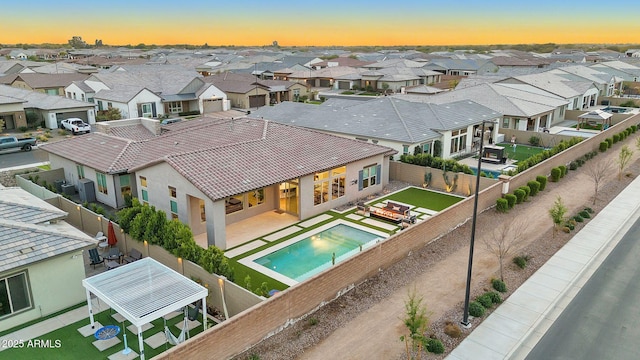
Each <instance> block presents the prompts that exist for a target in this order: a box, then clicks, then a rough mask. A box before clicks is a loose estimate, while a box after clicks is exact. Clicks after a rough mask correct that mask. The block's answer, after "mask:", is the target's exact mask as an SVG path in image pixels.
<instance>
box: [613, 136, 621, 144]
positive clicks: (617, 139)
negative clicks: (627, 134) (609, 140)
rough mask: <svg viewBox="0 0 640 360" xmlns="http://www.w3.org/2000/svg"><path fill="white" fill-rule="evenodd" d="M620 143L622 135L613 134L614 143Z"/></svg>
mask: <svg viewBox="0 0 640 360" xmlns="http://www.w3.org/2000/svg"><path fill="white" fill-rule="evenodd" d="M618 141H620V135H618V134H613V143H614V144H615V143H617V142H618Z"/></svg>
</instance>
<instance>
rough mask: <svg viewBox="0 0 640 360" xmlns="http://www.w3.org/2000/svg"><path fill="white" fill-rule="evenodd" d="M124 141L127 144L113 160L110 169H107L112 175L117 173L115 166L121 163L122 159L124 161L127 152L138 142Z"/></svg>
mask: <svg viewBox="0 0 640 360" xmlns="http://www.w3.org/2000/svg"><path fill="white" fill-rule="evenodd" d="M124 140H125V141H126V142H127V143H126V144H125V146H124V147H123V148H122V150H120V153H119V154H118V155H117V156H116V157H115V158H114V159H113V161H112V162H111V164H110V165H109V167H107V169H108V170H109V172H110V173H113V172H115V171H116V169H115V164H117V163H118V162H119V161H120V159H122V158H123V157H124V154H125V152H127V151H128V150H129V148H130V147H131V145H132V144H134V143H137V141H134V140H131V139H124Z"/></svg>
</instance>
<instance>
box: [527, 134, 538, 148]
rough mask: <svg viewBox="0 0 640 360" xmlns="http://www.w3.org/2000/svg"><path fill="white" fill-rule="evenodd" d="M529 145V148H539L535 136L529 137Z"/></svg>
mask: <svg viewBox="0 0 640 360" xmlns="http://www.w3.org/2000/svg"><path fill="white" fill-rule="evenodd" d="M529 144H531V146H540V138H539V137H537V136H532V137H530V138H529Z"/></svg>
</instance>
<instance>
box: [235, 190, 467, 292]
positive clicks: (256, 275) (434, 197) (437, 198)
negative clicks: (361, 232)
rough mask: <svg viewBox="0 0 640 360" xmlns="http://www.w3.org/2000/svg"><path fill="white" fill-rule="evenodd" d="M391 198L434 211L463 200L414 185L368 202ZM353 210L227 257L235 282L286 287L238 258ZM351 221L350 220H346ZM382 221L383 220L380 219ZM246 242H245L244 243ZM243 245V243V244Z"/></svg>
mask: <svg viewBox="0 0 640 360" xmlns="http://www.w3.org/2000/svg"><path fill="white" fill-rule="evenodd" d="M387 199H388V200H391V201H397V202H401V203H405V204H411V205H414V206H416V207H422V208H426V209H431V210H435V211H440V210H443V209H446V208H447V207H449V206H451V205H453V204H455V203H457V202H459V201H461V200H463V198H461V197H459V196H454V195H447V194H443V193H439V192H435V191H430V190H425V189H420V188H416V187H409V188H407V189H404V190H402V191H399V192H397V193H394V194H391V195H389V196H386V197H383V198H378V199H375V200H373V201H371V202H369V203H374V202H380V201H383V200H387ZM354 212H355V209H353V210H350V211H347V212H345V213H337V212H334V211H328V212H326V213H325V214H329V215H331V216H332V217H331V218H330V219H327V220H325V221H322V222H320V223H318V224H315V225H313V226H309V227H306V228H304V229H301V230H300V231H298V232H295V233H293V234H290V235H288V236H285V237H283V238H281V239H278V240H276V241H273V242H270V243H268V244H265V245H263V246H261V247H259V248H256V249H253V250H251V251H248V252H246V253H244V254H241V255H238V256H236V257H235V258H232V259H229V264H230V265H231V266H232V267H233V268H234V271H235V274H234V276H235V283H236V284H239V285H240V286H243V287H244V286H245V283H244V279H245V277H246V276H247V275H249V276H250V277H251V288H252V289H256V288H258V287H260V285H261V284H262V283H263V282H266V283H267V288H268V289H269V290H271V289H278V290H284V289H286V288H287V287H288V286H287V285H285V284H283V283H281V282H279V281H276V280H274V279H272V278H270V277H268V276H266V275H264V274H262V273H261V272H258V271H255V270H253V269H251V268H248V267H246V266H244V265H242V264H240V263H239V262H238V260H240V259H242V258H244V257H247V256H249V255H252V254H255V253H257V252H259V251H262V250H264V249H267V248H269V247H271V246H273V245H275V244H279V243H281V242H283V241H287V240H289V239H291V238H293V237H295V236H298V235H300V234H302V233H305V232H308V231H311V230H313V229H315V228H318V227H320V226H322V225H325V224H327V223H329V222H332V221H335V220H338V219H345V220H348V219H347V218H346V216H347V215H349V214H353V213H354ZM348 221H351V220H348ZM381 221H383V220H381ZM360 225H363V226H369V227H371V228H374V229H376V230H378V231H382V232H385V233H388V234H390V235H391V234H394V233H395V232H396V231H397V230H396V231H389V230H385V229H382V228H378V227H373V226H371V225H367V224H364V223H360ZM280 230H281V229H279V230H278V231H280ZM267 235H269V234H265V236H267ZM245 244H246V243H245ZM243 245H244V244H243Z"/></svg>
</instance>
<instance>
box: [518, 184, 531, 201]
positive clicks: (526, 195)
mask: <svg viewBox="0 0 640 360" xmlns="http://www.w3.org/2000/svg"><path fill="white" fill-rule="evenodd" d="M518 189H520V190H522V191H524V197H523V198H522V201H527V200H529V194H531V188H530V187H528V186H527V185H523V186H520V187H519V188H518Z"/></svg>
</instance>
